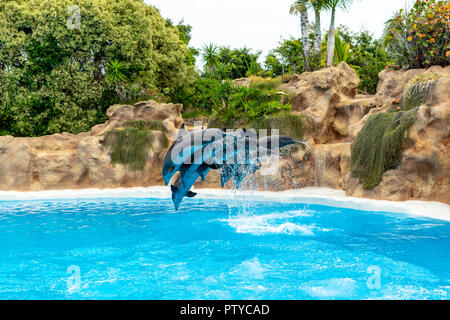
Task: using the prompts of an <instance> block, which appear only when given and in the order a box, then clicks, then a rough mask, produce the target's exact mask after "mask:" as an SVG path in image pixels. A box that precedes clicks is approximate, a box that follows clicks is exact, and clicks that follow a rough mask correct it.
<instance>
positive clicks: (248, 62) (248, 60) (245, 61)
mask: <svg viewBox="0 0 450 320" xmlns="http://www.w3.org/2000/svg"><path fill="white" fill-rule="evenodd" d="M202 52H203V60H204V61H205V67H206V68H205V72H204V76H205V77H212V76H216V77H217V78H219V79H231V80H233V79H239V78H244V77H246V76H248V75H260V74H261V73H262V72H263V69H262V68H261V66H260V65H259V63H258V59H259V56H260V55H261V52H260V51H258V52H256V53H253V52H252V51H251V49H249V48H240V49H230V48H229V47H218V46H216V45H214V44H209V45H206V46H204V47H203V50H202Z"/></svg>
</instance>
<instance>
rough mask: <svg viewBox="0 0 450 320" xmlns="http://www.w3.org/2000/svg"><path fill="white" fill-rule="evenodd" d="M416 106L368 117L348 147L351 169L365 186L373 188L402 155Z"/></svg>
mask: <svg viewBox="0 0 450 320" xmlns="http://www.w3.org/2000/svg"><path fill="white" fill-rule="evenodd" d="M416 115H417V108H416V109H412V110H409V111H406V112H404V111H400V112H398V113H393V112H384V113H377V114H374V115H372V116H370V117H369V119H367V122H366V123H365V124H364V127H363V128H362V129H361V131H360V132H359V133H358V135H357V137H356V139H355V141H354V142H353V144H352V148H351V172H352V174H353V176H355V177H358V178H359V180H360V181H361V183H362V184H363V187H364V188H365V189H369V190H370V189H373V188H374V187H376V186H377V185H378V184H379V183H380V182H381V179H382V175H383V173H384V172H385V171H387V170H390V169H395V168H396V167H397V166H398V165H399V164H400V162H401V159H402V147H403V142H404V137H405V133H406V131H407V130H408V129H409V127H411V126H412V125H413V124H414V122H415V119H416Z"/></svg>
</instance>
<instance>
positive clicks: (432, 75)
mask: <svg viewBox="0 0 450 320" xmlns="http://www.w3.org/2000/svg"><path fill="white" fill-rule="evenodd" d="M440 78H441V76H440V75H439V74H438V73H436V72H423V73H419V74H418V75H416V76H415V77H414V78H412V79H411V80H409V82H408V84H407V86H408V87H412V86H413V85H415V84H417V83H421V82H427V81H436V80H439V79H440Z"/></svg>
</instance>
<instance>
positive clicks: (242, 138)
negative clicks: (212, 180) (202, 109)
mask: <svg viewBox="0 0 450 320" xmlns="http://www.w3.org/2000/svg"><path fill="white" fill-rule="evenodd" d="M299 142H301V143H304V141H297V140H295V139H293V138H291V137H288V136H269V137H263V138H260V139H257V135H256V132H247V131H246V130H245V129H244V130H241V131H238V132H233V133H229V132H225V129H224V130H219V129H202V130H195V131H192V132H188V131H186V130H185V127H184V124H183V125H182V127H181V128H180V130H179V134H178V137H177V140H176V141H175V142H174V144H173V145H172V146H171V147H170V149H169V151H168V152H167V154H166V157H165V159H164V164H163V170H162V174H163V179H164V182H165V184H166V185H167V184H168V183H169V182H170V180H171V178H172V177H173V176H174V175H175V173H176V172H178V171H179V172H180V175H179V177H178V178H177V180H176V181H175V183H174V184H173V185H171V190H172V201H173V203H174V206H175V210H178V208H179V205H180V203H181V202H182V200H183V198H184V197H195V195H196V193H194V192H192V191H190V189H191V188H192V186H193V185H194V183H195V182H196V181H197V180H198V178H201V179H202V180H203V181H205V178H206V176H207V174H208V172H209V171H210V170H211V169H214V170H216V169H222V173H221V183H222V186H224V185H225V184H226V182H227V181H228V180H229V179H230V178H231V177H233V178H234V183H235V186H236V188H239V187H240V184H241V182H242V181H243V179H244V178H245V176H247V175H248V174H251V173H254V172H256V171H257V170H258V169H259V168H261V166H262V163H263V161H264V160H265V159H266V158H267V157H268V156H271V155H274V154H276V153H278V150H279V149H280V148H282V147H284V146H287V145H292V144H295V143H299ZM230 146H231V147H232V148H231V149H229V147H230Z"/></svg>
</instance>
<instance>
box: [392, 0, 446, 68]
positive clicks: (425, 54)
mask: <svg viewBox="0 0 450 320" xmlns="http://www.w3.org/2000/svg"><path fill="white" fill-rule="evenodd" d="M385 34H386V36H385V43H386V50H387V52H388V54H389V56H390V57H391V58H392V60H393V62H394V64H395V65H396V66H398V67H400V68H425V67H428V66H431V65H448V64H449V60H450V59H449V58H450V37H449V36H448V35H449V34H450V3H449V2H448V1H438V0H417V1H416V2H415V3H414V5H413V6H412V8H411V9H410V10H403V9H402V10H400V11H399V12H397V13H396V14H395V16H394V17H393V18H392V19H390V20H389V21H388V22H387V26H386V31H385Z"/></svg>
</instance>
